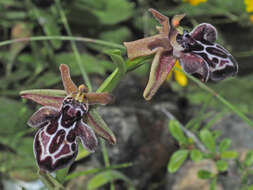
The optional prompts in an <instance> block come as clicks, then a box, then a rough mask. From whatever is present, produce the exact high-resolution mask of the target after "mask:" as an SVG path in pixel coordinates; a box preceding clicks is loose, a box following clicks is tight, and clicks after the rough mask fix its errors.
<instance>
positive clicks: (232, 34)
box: [0, 0, 253, 189]
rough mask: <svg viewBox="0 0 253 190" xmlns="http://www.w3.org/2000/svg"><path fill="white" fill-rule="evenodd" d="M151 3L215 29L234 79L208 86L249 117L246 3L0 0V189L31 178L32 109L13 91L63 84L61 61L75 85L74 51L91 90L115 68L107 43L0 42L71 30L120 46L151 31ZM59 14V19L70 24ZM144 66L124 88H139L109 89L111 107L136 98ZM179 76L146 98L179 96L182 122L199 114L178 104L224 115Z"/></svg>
mask: <svg viewBox="0 0 253 190" xmlns="http://www.w3.org/2000/svg"><path fill="white" fill-rule="evenodd" d="M57 2H58V3H57ZM59 5H60V7H59ZM151 7H152V8H154V9H156V10H159V11H160V12H162V13H163V14H164V15H166V16H170V17H171V16H172V15H174V14H178V13H186V15H187V16H186V18H185V19H184V20H183V22H182V24H181V25H182V26H183V27H184V28H185V29H187V30H191V29H192V28H193V27H194V26H196V25H197V24H199V23H201V22H207V23H211V24H213V25H214V26H215V27H217V30H218V42H219V43H220V44H222V45H223V46H224V47H226V48H227V49H228V50H229V51H230V52H231V53H232V55H234V57H235V58H236V60H237V61H238V63H239V73H238V76H237V77H235V78H230V79H226V80H225V81H222V82H220V83H212V82H209V83H208V86H209V87H210V88H213V89H215V91H216V92H218V93H219V94H220V95H222V96H223V97H225V98H226V99H227V100H228V101H229V102H230V103H232V104H233V105H235V106H236V107H237V108H238V109H239V110H240V111H242V112H243V113H245V114H247V115H248V116H250V117H251V118H252V114H253V101H252V97H253V96H252V93H253V75H252V73H253V64H252V61H251V60H252V58H253V43H252V42H253V35H252V33H253V1H252V0H245V1H243V0H160V1H158V0H157V1H156V0H133V1H130V0H73V1H67V0H61V1H54V0H8V1H6V0H0V41H1V42H3V43H1V42H0V189H4V187H5V188H7V187H9V188H10V189H11V188H13V186H11V185H10V184H11V183H14V182H15V183H17V181H19V184H20V181H35V180H37V178H38V176H37V174H36V172H37V167H36V164H35V159H34V156H33V150H32V143H33V135H34V130H33V129H30V128H29V127H28V126H27V125H26V121H27V119H28V118H29V116H30V115H31V114H32V113H33V112H34V111H35V110H36V109H37V108H38V107H39V106H36V105H35V104H33V103H31V102H27V101H24V100H22V99H21V98H20V97H19V92H20V91H21V90H25V89H44V88H52V89H62V84H61V83H60V76H59V70H58V67H59V65H60V64H62V63H65V64H67V65H69V67H70V70H71V74H72V76H73V77H74V80H76V81H77V83H78V84H81V83H82V81H83V79H82V75H81V69H80V65H79V64H78V63H77V62H78V60H77V59H76V55H75V54H77V56H80V62H81V67H83V68H84V69H85V70H86V72H87V73H88V74H89V77H90V78H91V80H92V85H93V89H96V88H97V87H98V86H99V84H100V83H101V82H102V81H103V80H104V79H105V78H106V77H107V76H108V75H109V74H110V73H111V72H112V71H113V69H114V68H115V66H114V65H113V64H112V62H111V60H110V59H109V57H108V56H107V55H106V54H105V53H104V52H105V51H106V50H107V49H108V47H104V46H100V45H95V44H92V43H84V42H77V43H76V45H77V50H76V49H73V46H71V43H70V42H69V41H61V40H43V41H42V40H41V41H23V42H19V43H10V44H8V45H6V44H4V41H7V40H15V39H18V38H29V37H34V36H69V35H73V36H75V37H88V38H93V39H100V40H104V41H108V42H113V43H116V44H121V45H122V42H124V41H132V40H136V39H140V38H143V36H149V35H153V34H155V33H156V29H155V26H156V25H158V23H157V21H156V20H155V19H153V18H152V17H151V15H150V13H148V11H147V10H148V8H151ZM62 14H63V15H65V16H66V20H67V22H68V24H69V28H68V27H66V20H64V17H62ZM125 58H126V57H125ZM149 66H150V64H145V65H143V66H141V67H140V68H138V69H137V70H135V71H134V72H133V73H134V74H131V75H130V78H131V77H132V78H133V79H134V82H135V83H136V84H135V85H133V86H131V84H129V85H130V88H139V89H138V92H139V93H138V94H131V95H129V96H127V95H122V94H120V93H119V92H118V93H116V105H119V106H120V102H121V100H122V99H123V98H124V99H125V98H129V100H128V101H129V102H131V104H132V105H134V104H135V101H143V100H142V90H143V89H144V87H145V84H146V82H147V79H148V74H149V73H148V71H149ZM182 77H185V76H182ZM182 77H181V80H184V82H183V84H182V82H181V83H180V76H179V79H177V78H176V77H175V76H174V77H171V78H169V79H168V82H167V84H166V85H164V87H163V88H162V89H161V90H160V91H159V92H158V94H157V95H156V97H155V98H154V100H153V102H160V101H161V99H162V100H163V101H166V102H173V101H175V100H176V101H177V100H179V99H180V100H183V101H179V103H180V105H179V109H178V112H177V115H178V119H179V120H180V121H181V122H182V123H187V122H188V121H189V120H190V119H192V118H198V119H199V120H201V121H202V120H204V118H205V117H201V118H199V115H198V114H197V113H198V112H196V115H194V114H192V113H191V114H185V110H184V108H185V107H184V106H185V103H187V105H190V106H199V107H201V105H203V103H204V102H208V103H206V107H208V108H207V109H206V110H210V109H214V110H218V112H219V115H218V114H217V115H215V116H216V117H217V118H216V119H217V120H218V119H219V118H222V117H225V116H224V115H225V114H227V113H229V111H228V110H227V109H226V108H225V107H224V106H223V105H222V104H221V103H220V102H218V101H216V100H215V99H214V98H213V97H211V96H209V95H208V94H207V93H206V92H204V91H203V90H202V89H200V88H199V87H198V86H197V85H196V84H195V83H193V82H190V81H189V79H187V78H186V79H182ZM175 78H176V80H175ZM137 79H138V80H137ZM129 80H130V79H129ZM185 80H186V81H185ZM132 81H133V80H132ZM129 85H128V87H129ZM116 90H117V89H116ZM121 90H125V91H128V89H124V88H123V89H122V88H121ZM130 91H131V90H130ZM121 92H122V91H121ZM124 93H125V92H124ZM129 93H130V92H129ZM126 94H128V92H126ZM121 95H122V97H121ZM172 96H173V97H172ZM180 106H181V107H180ZM206 110H205V111H206ZM193 113H195V112H193ZM161 114H162V113H161ZM185 115H187V116H188V117H186V116H185ZM189 115H190V116H189ZM204 115H206V113H204ZM208 116H210V115H208ZM208 116H207V117H208ZM105 119H106V118H105ZM210 125H211V124H210ZM118 138H120V137H118ZM168 138H169V137H168ZM115 146H117V145H115ZM252 148H253V147H252ZM129 162H134V160H129ZM81 164H85V162H84V163H81ZM135 167H138V166H135ZM164 167H167V166H166V165H165V166H164ZM128 177H129V178H130V179H131V176H128ZM137 181H138V180H137ZM7 182H8V183H7ZM6 184H7V185H6ZM137 184H138V183H137ZM20 186H22V185H20ZM137 187H138V185H137ZM32 188H34V187H32ZM32 188H30V189H32ZM27 189H29V188H27ZM84 189H85V188H84ZM119 189H122V188H119ZM137 189H138V188H137ZM153 189H159V187H156V186H154V188H153Z"/></svg>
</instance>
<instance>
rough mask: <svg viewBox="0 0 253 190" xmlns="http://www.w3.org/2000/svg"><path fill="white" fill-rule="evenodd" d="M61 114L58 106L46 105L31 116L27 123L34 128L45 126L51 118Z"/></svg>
mask: <svg viewBox="0 0 253 190" xmlns="http://www.w3.org/2000/svg"><path fill="white" fill-rule="evenodd" d="M59 114H60V112H59V110H57V109H56V108H54V107H49V106H44V107H41V108H40V109H39V110H38V111H36V112H35V113H34V114H33V115H32V116H31V117H30V119H29V120H28V122H27V124H28V125H29V126H30V127H34V128H38V127H43V126H45V125H47V124H48V123H49V120H50V119H52V118H56V117H58V116H59Z"/></svg>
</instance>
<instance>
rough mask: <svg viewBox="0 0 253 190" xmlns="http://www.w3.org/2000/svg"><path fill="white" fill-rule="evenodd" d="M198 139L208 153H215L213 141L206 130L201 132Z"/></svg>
mask: <svg viewBox="0 0 253 190" xmlns="http://www.w3.org/2000/svg"><path fill="white" fill-rule="evenodd" d="M200 139H201V141H202V142H203V144H204V145H205V146H206V147H207V148H208V150H209V151H210V152H212V153H214V152H215V151H216V143H215V139H214V137H213V135H212V133H211V132H210V131H209V130H207V129H203V130H201V131H200Z"/></svg>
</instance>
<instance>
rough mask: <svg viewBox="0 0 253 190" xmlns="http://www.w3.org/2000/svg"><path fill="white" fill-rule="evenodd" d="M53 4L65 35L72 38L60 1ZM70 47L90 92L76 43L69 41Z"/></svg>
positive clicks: (89, 85)
mask: <svg viewBox="0 0 253 190" xmlns="http://www.w3.org/2000/svg"><path fill="white" fill-rule="evenodd" d="M55 2H56V6H57V8H58V10H59V13H60V17H61V20H62V23H63V25H64V28H65V29H66V31H67V34H68V35H69V36H72V32H71V30H70V27H69V24H68V20H67V18H66V15H65V13H64V11H63V9H62V7H61V3H60V1H59V0H56V1H55ZM71 46H72V49H73V51H74V55H75V58H76V61H77V64H78V66H79V68H80V70H81V73H82V75H83V79H84V81H85V83H86V85H87V87H88V89H89V91H91V90H92V86H91V82H90V79H89V77H88V74H87V72H86V71H85V69H84V67H83V64H82V61H81V55H80V53H79V51H78V49H77V47H76V43H75V42H74V41H71Z"/></svg>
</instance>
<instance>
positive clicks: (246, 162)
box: [243, 150, 253, 167]
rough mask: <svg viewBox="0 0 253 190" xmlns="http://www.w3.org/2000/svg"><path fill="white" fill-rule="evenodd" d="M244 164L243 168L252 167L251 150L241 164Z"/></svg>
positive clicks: (252, 153)
mask: <svg viewBox="0 0 253 190" xmlns="http://www.w3.org/2000/svg"><path fill="white" fill-rule="evenodd" d="M243 163H244V164H245V166H247V167H249V166H252V164H253V150H251V151H249V152H248V153H247V154H246V158H245V160H244V162H243Z"/></svg>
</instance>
